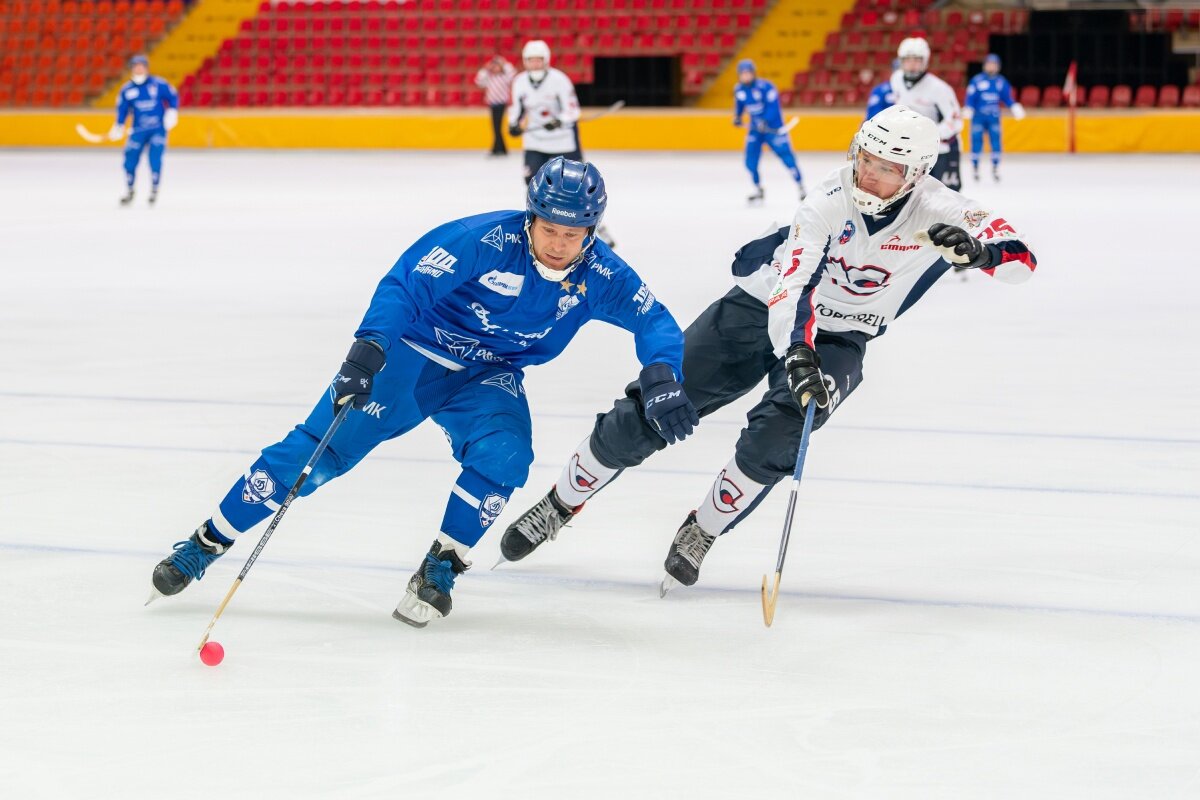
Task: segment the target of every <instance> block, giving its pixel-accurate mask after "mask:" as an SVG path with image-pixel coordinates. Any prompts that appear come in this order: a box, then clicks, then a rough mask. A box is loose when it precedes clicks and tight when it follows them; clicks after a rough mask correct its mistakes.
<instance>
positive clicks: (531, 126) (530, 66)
mask: <svg viewBox="0 0 1200 800" xmlns="http://www.w3.org/2000/svg"><path fill="white" fill-rule="evenodd" d="M521 61H522V63H523V64H524V65H525V71H524V72H521V73H519V74H518V75H517V77H516V78H515V79H514V80H513V84H512V105H511V106H509V109H508V132H509V134H510V135H512V136H521V137H522V138H523V143H524V147H525V178H524V180H525V182H526V183H528V182H529V179H530V178H532V177H533V176H534V175H535V174H537V171H538V170H539V169H541V168H542V165H543V164H545V163H546V162H547V161H549V160H550V159H552V158H554V157H555V156H565V157H566V158H569V159H571V160H573V161H582V160H583V153H582V152H581V149H580V146H579V131H578V129H577V128H576V127H575V123H576V122H578V121H579V100H578V98H576V97H575V84H573V83H571V79H570V78H568V77H567V76H566V73H564V72H561V71H560V70H557V69H555V68H554V67H552V66H550V47H549V46H548V45H547V44H546V43H545V42H543V41H542V40H541V39H534V40H533V41H530V42H526V43H525V47H524V48H523V49H522V50H521Z"/></svg>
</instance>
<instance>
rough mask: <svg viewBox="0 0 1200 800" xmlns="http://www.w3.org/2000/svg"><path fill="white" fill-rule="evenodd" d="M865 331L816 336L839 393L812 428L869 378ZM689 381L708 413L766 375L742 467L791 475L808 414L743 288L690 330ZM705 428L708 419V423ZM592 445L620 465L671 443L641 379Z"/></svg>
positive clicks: (602, 418)
mask: <svg viewBox="0 0 1200 800" xmlns="http://www.w3.org/2000/svg"><path fill="white" fill-rule="evenodd" d="M868 339H869V337H868V336H867V335H866V334H863V333H858V332H850V333H823V332H819V333H818V334H817V339H816V349H817V353H818V354H819V355H820V357H821V371H822V372H823V373H824V374H825V380H826V384H827V385H828V386H829V394H830V397H831V399H832V402H831V403H830V405H829V407H828V408H823V409H822V408H819V409H817V413H816V415H815V417H814V420H813V428H814V429H816V428H819V427H821V426H822V425H824V424H825V421H826V420H827V419H829V415H830V414H831V413H832V412H833V410H834V409H835V408H837V406H838V404H839V403H841V402H842V401H843V400H845V399H846V397H847V396H848V395H849V394H850V393H851V392H852V391H854V389H855V388H856V387H857V386H858V384H859V383H861V382H862V364H863V356H864V355H865V354H866V348H867V341H868ZM683 375H684V381H683V388H684V391H686V392H687V395H688V398H689V399H690V400H691V401H692V403H693V404H694V405H695V406H696V410H697V411H698V412H699V414H700V417H701V418H703V417H705V416H707V415H709V414H711V413H713V412H714V411H716V410H717V409H719V408H722V407H724V406H726V405H728V404H730V403H732V402H733V401H734V400H737V399H738V398H739V397H741V396H742V395H744V394H746V393H747V392H749V391H750V390H751V389H753V388H754V387H755V386H756V385H758V383H759V382H760V381H762V379H763V378H764V377H766V378H767V390H766V392H765V393H764V394H763V396H762V399H761V400H760V401H759V402H758V404H757V405H755V406H754V408H752V409H751V410H750V413H749V414H747V417H746V419H747V424H746V427H745V428H743V429H742V432H741V435H740V436H739V437H738V442H737V449H736V451H735V452H736V456H737V464H738V467H739V468H740V469H741V470H742V471H743V472H745V473H746V475H748V476H750V477H751V478H753V479H754V480H756V481H758V482H759V483H763V484H766V485H768V486H770V485H772V484H774V483H775V482H776V481H778V480H779V479H780V478H783V477H785V476H787V475H791V474H792V470H793V469H794V468H795V466H796V454H797V451H798V450H799V447H800V434H801V432H802V430H803V428H804V414H803V412H801V410H800V407H799V406H797V405H796V401H795V400H794V399H793V398H792V394H791V392H790V391H788V387H787V375H786V373H785V372H784V369H783V359H780V358H777V357H776V356H775V354H774V352H773V349H772V347H771V340H770V338H769V337H768V336H767V307H766V305H765V304H763V303H761V302H759V301H758V300H756V299H754V298H753V297H751V296H750V295H748V294H747V293H746V292H744V291H742V290H741V289H739V288H736V287H735V288H733V289H731V290H730V291H729V293H728V294H726V295H725V296H724V297H722V298H721V299H719V300H717V301H716V302H715V303H713V304H712V305H710V306H709V307H708V308H707V309H705V310H704V312H703V313H701V314H700V316H699V317H697V318H696V320H695V321H694V322H693V323H692V324H691V325H689V326H688V328H687V330H686V331H684V347H683ZM700 427H701V429H703V427H704V425H703V423H701V426H700ZM591 445H592V452H593V453H595V454H596V457H597V458H599V459H600V462H601V463H603V464H605V465H606V466H609V467H612V468H614V469H618V468H626V467H634V466H637V465H638V464H641V463H642V462H643V461H645V460H646V459H647V458H648V457H649V456H651V455H653V454H654V453H656V452H658V451H659V450H662V449H664V448H665V447H666V446H667V443H666V442H665V441H663V438H662V437H661V436H659V435H658V433H656V432H655V431H654V429H653V428H651V427H650V425H649V424H648V423H647V422H646V419H645V417H644V416H643V415H642V398H641V391H640V389H639V387H638V383H637V381H634V382H633V383H631V384H629V386H627V387H626V388H625V397H623V398H621V399H620V400H617V401H616V403H615V404H614V405H613V407H612V410H611V411H608V412H607V413H604V414H600V415H599V416H598V417H597V418H596V426H595V428H593V430H592V438H591Z"/></svg>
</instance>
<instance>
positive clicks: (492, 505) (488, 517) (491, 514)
mask: <svg viewBox="0 0 1200 800" xmlns="http://www.w3.org/2000/svg"><path fill="white" fill-rule="evenodd" d="M507 502H508V501H507V500H505V499H504V498H503V497H502V496H501V495H498V494H495V493H493V494H489V495H488V496H487V497H485V498H483V502H482V503H480V504H479V524H480V525H482V526H483V527H485V528H486V527H487V526H489V525H491V524H492V523H493V522H495V521H496V517H498V516H500V512H501V511H503V510H504V505H505V504H506V503H507Z"/></svg>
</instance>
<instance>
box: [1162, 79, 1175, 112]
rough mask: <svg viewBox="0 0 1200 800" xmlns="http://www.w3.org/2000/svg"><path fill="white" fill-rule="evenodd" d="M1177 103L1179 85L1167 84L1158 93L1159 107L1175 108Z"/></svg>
mask: <svg viewBox="0 0 1200 800" xmlns="http://www.w3.org/2000/svg"><path fill="white" fill-rule="evenodd" d="M1178 105H1179V87H1178V86H1174V85H1170V84H1168V85H1167V86H1164V87H1162V89H1160V90H1159V93H1158V107H1159V108H1175V107H1176V106H1178Z"/></svg>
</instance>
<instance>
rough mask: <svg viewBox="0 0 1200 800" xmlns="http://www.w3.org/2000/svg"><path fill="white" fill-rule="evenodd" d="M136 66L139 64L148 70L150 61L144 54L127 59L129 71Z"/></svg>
mask: <svg viewBox="0 0 1200 800" xmlns="http://www.w3.org/2000/svg"><path fill="white" fill-rule="evenodd" d="M138 64H141V65H142V66H143V67H145V68H146V69H150V59H149V58H147V57H146V54H145V53H138V54H137V55H136V56H134V57H133V58H131V59H129V68H130V69H133V68H134V67H136V66H137V65H138Z"/></svg>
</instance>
